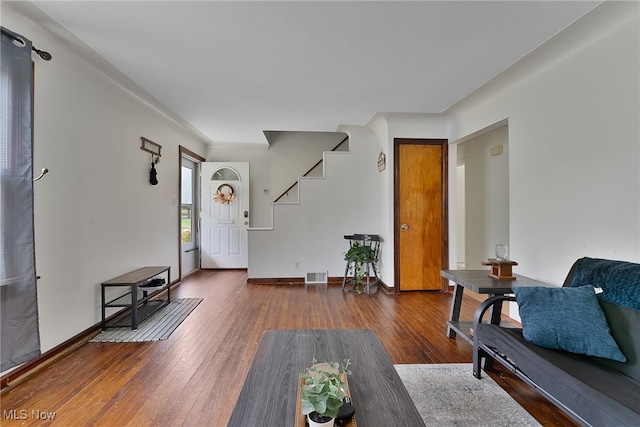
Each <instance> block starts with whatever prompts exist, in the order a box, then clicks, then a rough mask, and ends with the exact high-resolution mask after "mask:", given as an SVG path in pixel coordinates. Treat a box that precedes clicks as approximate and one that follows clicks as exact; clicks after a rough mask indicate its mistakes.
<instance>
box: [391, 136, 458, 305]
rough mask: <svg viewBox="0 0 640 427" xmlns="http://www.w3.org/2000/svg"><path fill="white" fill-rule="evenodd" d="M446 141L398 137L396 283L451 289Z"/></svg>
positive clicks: (416, 287) (407, 286) (405, 287)
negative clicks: (445, 276) (447, 270)
mask: <svg viewBox="0 0 640 427" xmlns="http://www.w3.org/2000/svg"><path fill="white" fill-rule="evenodd" d="M447 148H448V147H447V140H443V139H399V138H396V139H395V140H394V154H395V156H394V158H395V162H394V163H395V182H394V190H395V191H394V207H395V209H394V212H395V214H394V216H395V217H394V240H395V248H396V249H395V251H396V253H395V257H394V258H395V285H396V289H397V290H398V292H399V291H414V290H447V288H448V284H447V282H446V281H445V280H444V279H443V278H442V276H441V275H440V270H442V269H444V268H447V266H448V263H449V255H448V253H449V244H448V241H449V239H448V234H449V232H448V222H447V209H448V208H447V206H448V204H447V186H448V185H447Z"/></svg>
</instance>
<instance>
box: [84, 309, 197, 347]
mask: <svg viewBox="0 0 640 427" xmlns="http://www.w3.org/2000/svg"><path fill="white" fill-rule="evenodd" d="M200 302H202V298H182V299H177V300H174V301H171V303H170V304H169V305H166V306H164V307H162V308H161V309H159V310H158V311H156V312H155V313H153V314H152V315H151V316H149V317H148V318H146V319H145V320H143V321H142V322H140V324H138V329H136V330H131V326H125V327H120V328H109V329H107V330H106V331H102V332H100V333H99V334H98V335H96V336H95V337H94V338H93V339H91V340H90V341H89V342H138V341H159V340H166V339H167V338H169V335H171V333H172V332H173V331H175V330H176V328H177V327H178V326H180V324H181V323H182V321H183V320H184V319H186V318H187V316H189V314H191V312H192V311H193V310H194V309H195V308H196V307H197V306H198V304H200ZM128 322H129V325H130V324H131V320H130V318H129V320H128Z"/></svg>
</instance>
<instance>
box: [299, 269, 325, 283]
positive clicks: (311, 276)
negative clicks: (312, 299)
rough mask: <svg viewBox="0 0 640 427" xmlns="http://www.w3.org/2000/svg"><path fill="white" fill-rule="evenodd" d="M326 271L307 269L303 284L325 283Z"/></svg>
mask: <svg viewBox="0 0 640 427" xmlns="http://www.w3.org/2000/svg"><path fill="white" fill-rule="evenodd" d="M327 276H328V273H327V272H326V271H307V275H306V276H305V278H304V283H305V284H314V283H327Z"/></svg>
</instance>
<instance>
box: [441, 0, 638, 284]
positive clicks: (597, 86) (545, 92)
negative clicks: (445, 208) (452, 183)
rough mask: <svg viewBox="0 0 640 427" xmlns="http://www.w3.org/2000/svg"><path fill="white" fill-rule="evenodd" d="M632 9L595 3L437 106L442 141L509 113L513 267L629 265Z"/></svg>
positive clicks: (633, 150) (554, 279) (634, 235)
mask: <svg viewBox="0 0 640 427" xmlns="http://www.w3.org/2000/svg"><path fill="white" fill-rule="evenodd" d="M639 16H640V15H639V4H638V3H637V2H604V3H603V4H602V5H600V6H598V7H597V8H596V9H595V10H594V11H592V12H591V13H589V14H588V15H587V16H585V17H584V18H583V19H581V20H580V21H578V22H577V23H575V24H574V25H573V26H571V27H569V28H568V29H567V30H565V31H564V32H562V33H560V34H559V35H558V36H556V37H555V38H554V39H552V40H551V41H550V42H548V43H546V44H545V45H543V46H542V47H540V48H539V49H538V50H537V51H535V52H534V53H532V54H530V55H529V56H527V57H525V58H524V59H523V60H521V61H520V62H519V63H518V64H516V65H515V66H514V67H512V68H511V69H509V70H507V71H506V72H505V73H503V74H502V75H500V76H498V77H497V78H496V79H494V81H492V82H491V83H490V84H488V85H486V86H485V87H483V88H482V89H481V90H479V91H477V92H476V93H475V94H473V95H471V96H469V97H467V98H466V99H464V100H463V101H462V102H460V103H458V104H457V105H455V106H454V107H453V108H451V109H450V110H449V111H447V114H448V115H449V116H450V118H451V122H450V124H451V140H452V141H456V140H459V139H462V138H464V137H465V136H467V135H470V134H473V133H474V132H476V131H478V130H480V129H483V128H485V127H487V126H490V125H492V124H494V123H497V122H500V121H502V120H503V119H505V118H508V121H509V164H510V165H509V178H510V179H509V181H510V188H509V192H510V212H509V216H510V230H509V233H510V241H511V245H510V246H511V247H510V251H511V257H512V259H514V260H516V261H518V263H519V266H518V267H516V272H517V273H520V274H523V275H527V276H530V277H534V278H537V279H540V280H543V281H547V282H550V283H554V284H558V285H560V284H561V283H562V281H563V280H564V277H565V275H566V274H567V272H568V270H569V268H570V266H571V264H572V263H573V261H574V260H575V259H577V258H579V257H583V256H594V257H603V258H613V259H621V260H629V261H635V262H638V261H640V202H639V200H640V128H639V126H640V125H639V121H638V117H640V106H639V104H640V102H639V100H640V97H639V94H640V79H639V75H640V72H639V71H640V70H639V68H640V58H639V52H640V45H639V40H640V33H639V27H640V23H639ZM450 197H451V199H453V198H455V193H453V192H452V193H451V196H450Z"/></svg>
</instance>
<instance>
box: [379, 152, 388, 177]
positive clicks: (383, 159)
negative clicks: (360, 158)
mask: <svg viewBox="0 0 640 427" xmlns="http://www.w3.org/2000/svg"><path fill="white" fill-rule="evenodd" d="M386 167H387V156H386V155H385V154H384V151H382V148H381V149H380V154H378V172H382V171H384V170H385V169H386Z"/></svg>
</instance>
